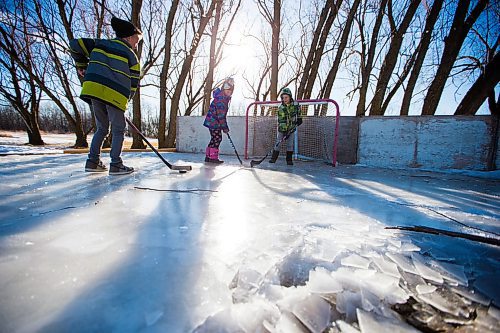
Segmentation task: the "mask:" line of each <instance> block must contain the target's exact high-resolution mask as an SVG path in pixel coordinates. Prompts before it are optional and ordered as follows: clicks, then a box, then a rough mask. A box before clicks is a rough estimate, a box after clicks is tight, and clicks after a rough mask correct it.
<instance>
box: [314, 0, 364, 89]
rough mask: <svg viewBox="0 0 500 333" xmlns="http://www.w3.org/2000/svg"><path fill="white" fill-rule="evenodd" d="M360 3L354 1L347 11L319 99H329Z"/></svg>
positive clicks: (356, 0) (357, 0)
mask: <svg viewBox="0 0 500 333" xmlns="http://www.w3.org/2000/svg"><path fill="white" fill-rule="evenodd" d="M360 2H361V0H354V3H353V4H352V7H351V9H350V10H349V15H348V16H347V20H346V22H345V25H344V26H345V27H344V30H343V31H342V37H341V38H340V44H339V48H338V49H337V54H336V55H335V60H334V61H333V65H332V68H331V69H330V71H329V72H328V76H327V77H326V80H325V83H324V84H323V89H321V93H320V97H321V98H330V93H331V92H332V88H333V83H334V82H335V78H336V77H337V72H338V70H339V66H340V61H341V60H342V55H343V54H344V50H345V48H346V46H347V41H348V40H349V35H350V33H351V28H352V23H353V21H354V15H356V12H357V10H358V7H359V3H360Z"/></svg>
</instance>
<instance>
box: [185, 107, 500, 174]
mask: <svg viewBox="0 0 500 333" xmlns="http://www.w3.org/2000/svg"><path fill="white" fill-rule="evenodd" d="M177 119H178V126H177V150H178V151H180V152H196V153H200V152H205V147H206V146H207V144H208V141H209V140H210V135H209V132H208V129H207V128H206V127H204V126H203V121H204V117H178V118H177ZM228 124H229V127H230V128H231V132H230V135H231V138H232V139H233V141H234V143H235V146H236V149H237V150H238V153H240V155H242V156H243V154H244V145H245V117H228ZM496 126H497V121H496V120H494V119H493V118H492V117H490V116H474V117H466V116H464V117H456V116H437V117H434V116H427V117H426V116H422V117H363V118H356V117H342V118H341V120H340V129H339V141H338V142H339V145H338V151H337V159H338V161H339V163H342V164H354V163H360V164H364V165H369V166H376V167H403V168H406V167H413V168H418V167H423V168H433V169H470V170H486V169H488V166H492V165H493V164H494V163H493V160H494V161H495V163H496V168H497V169H498V168H499V166H500V142H499V138H498V136H497V137H496V141H497V145H496V147H495V144H493V141H492V140H493V138H494V131H495V127H496ZM251 141H252V140H250V142H251ZM220 149H221V153H222V154H234V151H233V148H232V147H231V145H230V144H229V141H228V140H227V137H226V135H224V137H223V140H222V144H221V147H220ZM493 149H495V150H496V154H495V152H494V151H493Z"/></svg>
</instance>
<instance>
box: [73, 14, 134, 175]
mask: <svg viewBox="0 0 500 333" xmlns="http://www.w3.org/2000/svg"><path fill="white" fill-rule="evenodd" d="M111 27H112V28H113V30H114V31H115V33H116V38H114V39H90V38H80V39H73V40H71V41H70V44H69V45H70V48H71V56H72V57H73V59H74V60H75V63H76V68H77V71H78V75H79V76H80V77H82V78H83V86H82V91H81V93H80V98H82V99H83V100H84V101H86V102H88V103H89V104H91V105H92V110H93V111H94V116H95V121H96V127H97V130H96V131H95V133H94V137H93V138H92V142H91V144H90V151H89V155H88V159H87V161H86V163H85V171H88V172H106V171H107V168H106V166H105V165H104V164H103V163H102V161H101V159H100V155H101V147H102V143H103V141H104V138H105V137H106V135H108V133H109V125H110V124H111V133H112V142H111V152H110V157H111V164H110V168H109V174H110V175H121V174H128V173H131V172H133V171H134V168H132V167H128V166H125V165H124V164H123V161H122V159H121V152H122V147H123V140H124V134H125V128H126V122H125V110H126V109H127V105H128V102H129V101H130V100H131V99H132V98H133V96H134V94H135V91H136V90H137V87H138V85H139V79H140V63H139V60H138V59H137V56H136V55H135V53H134V49H136V48H137V45H138V44H139V42H140V41H141V39H142V32H141V31H140V30H139V29H138V28H137V27H135V26H134V25H133V24H132V23H130V22H128V21H124V20H121V19H119V18H116V17H113V18H112V19H111Z"/></svg>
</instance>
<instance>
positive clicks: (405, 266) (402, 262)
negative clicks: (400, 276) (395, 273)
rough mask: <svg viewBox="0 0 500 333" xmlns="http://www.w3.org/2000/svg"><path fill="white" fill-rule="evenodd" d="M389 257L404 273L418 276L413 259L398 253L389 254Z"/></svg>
mask: <svg viewBox="0 0 500 333" xmlns="http://www.w3.org/2000/svg"><path fill="white" fill-rule="evenodd" d="M387 256H388V257H389V258H390V259H391V260H392V261H394V262H395V263H396V264H397V265H398V266H399V267H400V268H401V269H402V270H403V271H405V272H408V273H413V274H418V272H417V270H416V269H415V266H413V264H412V262H411V259H410V258H408V257H405V256H403V255H401V254H398V253H388V254H387Z"/></svg>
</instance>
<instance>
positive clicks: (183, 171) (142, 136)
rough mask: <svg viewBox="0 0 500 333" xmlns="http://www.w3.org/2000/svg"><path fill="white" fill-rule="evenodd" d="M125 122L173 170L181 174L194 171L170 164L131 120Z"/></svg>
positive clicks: (185, 166) (186, 166)
mask: <svg viewBox="0 0 500 333" xmlns="http://www.w3.org/2000/svg"><path fill="white" fill-rule="evenodd" d="M125 120H126V121H127V123H128V125H129V126H130V127H131V128H132V129H133V130H134V132H136V133H137V134H139V136H140V137H141V139H142V140H143V141H144V142H146V143H147V145H148V146H149V148H151V149H152V150H153V151H154V152H155V153H156V155H158V157H159V158H160V159H161V160H162V161H163V163H165V164H166V165H167V166H168V167H169V168H170V169H171V170H177V171H179V172H180V173H186V172H188V171H191V170H192V169H193V167H192V166H190V165H172V164H170V163H169V162H168V161H167V160H166V159H165V158H164V157H163V156H161V154H160V153H159V152H158V150H156V149H155V147H153V145H152V144H151V143H150V142H149V141H148V139H146V137H145V136H144V134H142V133H141V131H139V129H138V128H137V127H135V125H134V124H133V123H132V122H131V121H130V119H128V118H127V117H125Z"/></svg>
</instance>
